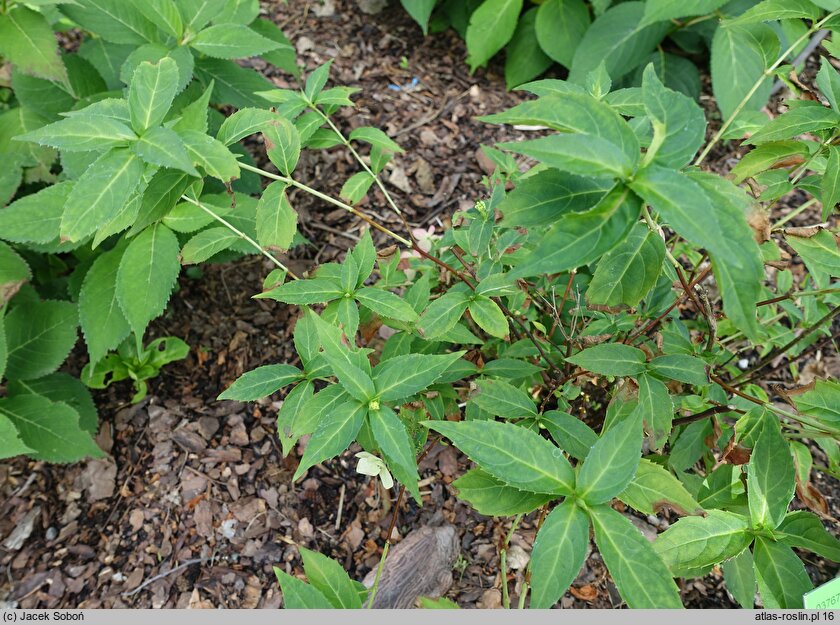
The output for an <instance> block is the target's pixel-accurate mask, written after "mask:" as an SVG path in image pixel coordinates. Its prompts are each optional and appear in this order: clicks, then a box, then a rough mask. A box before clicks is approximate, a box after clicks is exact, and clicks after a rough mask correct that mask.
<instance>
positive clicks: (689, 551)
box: [653, 508, 752, 577]
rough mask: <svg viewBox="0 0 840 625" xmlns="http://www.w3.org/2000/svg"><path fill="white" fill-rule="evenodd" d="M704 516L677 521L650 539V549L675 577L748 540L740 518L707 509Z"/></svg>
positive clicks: (715, 559)
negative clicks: (654, 538)
mask: <svg viewBox="0 0 840 625" xmlns="http://www.w3.org/2000/svg"><path fill="white" fill-rule="evenodd" d="M707 510H708V515H707V516H705V517H701V516H689V517H683V518H681V519H679V520H677V522H676V523H674V524H673V525H672V526H671V527H669V528H668V529H667V530H665V532H663V533H662V534H660V535H659V537H658V538H657V539H656V541H654V543H653V548H654V549H655V550H656V552H657V553H658V554H659V555H660V556H661V557H662V560H663V561H664V562H665V564H666V565H667V566H668V568H669V569H670V570H671V573H672V574H673V575H675V576H680V577H681V576H690V575H692V574H693V572H694V571H696V570H698V569H704V568H707V567H710V566H712V565H715V564H718V563H720V562H723V561H725V560H728V559H729V558H732V557H734V556H736V555H738V554H739V553H741V552H742V551H743V550H744V549H746V548H747V546H748V545H749V544H750V542H752V536H751V535H750V533H749V523H748V522H747V519H745V518H744V517H742V516H740V515H738V514H733V513H731V512H724V511H723V510H715V509H708V508H707Z"/></svg>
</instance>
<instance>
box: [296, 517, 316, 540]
mask: <svg viewBox="0 0 840 625" xmlns="http://www.w3.org/2000/svg"><path fill="white" fill-rule="evenodd" d="M298 532H300V535H301V536H303V537H304V538H312V537H313V536H315V528H314V527H312V523H310V521H309V519H307V518H303V519H301V520H300V521H298Z"/></svg>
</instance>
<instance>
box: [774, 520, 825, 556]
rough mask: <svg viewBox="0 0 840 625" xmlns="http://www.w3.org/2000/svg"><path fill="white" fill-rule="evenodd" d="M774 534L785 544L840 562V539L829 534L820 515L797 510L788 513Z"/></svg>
mask: <svg viewBox="0 0 840 625" xmlns="http://www.w3.org/2000/svg"><path fill="white" fill-rule="evenodd" d="M774 535H775V536H776V539H777V540H778V541H779V542H780V543H782V544H783V545H787V546H788V547H798V548H800V549H807V550H808V551H813V552H814V553H816V554H817V555H820V556H822V557H823V558H826V559H828V560H831V561H832V562H840V541H838V540H837V539H836V538H835V537H834V536H832V535H831V534H829V533H828V531H827V530H826V529H825V527H824V526H823V524H822V521H820V519H819V517H818V516H816V515H815V514H813V513H811V512H806V511H805V510H795V511H793V512H790V513H788V514H787V516H785V518H784V520H783V521H782V522H781V524H779V527H778V528H777V529H776V530H775V531H774Z"/></svg>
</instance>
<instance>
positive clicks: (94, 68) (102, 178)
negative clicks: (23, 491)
mask: <svg viewBox="0 0 840 625" xmlns="http://www.w3.org/2000/svg"><path fill="white" fill-rule="evenodd" d="M258 14H259V4H258V2H257V0H212V1H207V2H204V1H201V2H193V1H189V0H183V1H179V2H177V3H176V2H173V1H172V0H159V1H155V2H146V1H142V2H140V1H137V2H133V1H123V0H78V1H72V2H71V1H67V2H63V1H61V0H56V1H38V2H25V3H24V2H15V1H11V2H9V1H4V2H3V3H2V6H0V57H2V58H3V59H4V60H5V61H6V63H5V69H7V70H9V71H8V73H7V74H6V78H4V79H2V82H0V160H2V162H3V167H2V171H0V206H5V205H7V204H8V206H6V207H5V208H2V209H0V239H1V240H2V241H0V379H3V378H5V379H6V380H7V385H6V396H5V397H4V398H3V399H0V428H2V430H3V434H4V435H3V439H2V440H3V446H2V449H0V454H2V456H3V457H6V456H10V455H16V454H18V453H21V452H26V453H29V454H30V455H31V456H33V457H35V458H39V459H43V460H50V461H54V462H67V461H73V460H77V459H79V458H83V457H85V456H88V455H99V451H98V448H97V447H96V446H95V445H94V443H93V439H92V438H91V435H93V434H95V433H96V431H97V429H98V419H97V414H96V409H95V407H94V404H93V401H92V399H91V396H90V393H89V392H88V390H87V388H86V387H93V388H104V387H105V386H107V385H108V384H110V383H112V382H115V381H119V380H122V379H131V380H133V382H134V384H135V388H136V394H135V397H134V400H135V401H139V400H140V399H141V398H142V397H143V396H144V395H145V393H146V383H145V380H146V379H148V378H151V377H154V376H155V375H157V372H158V371H159V369H160V368H161V367H162V366H164V365H165V364H167V363H168V362H171V361H173V360H178V359H181V358H184V357H185V356H186V354H187V352H188V349H189V348H188V346H187V345H186V344H185V343H184V342H183V341H181V340H180V339H178V338H176V337H165V338H161V339H157V340H155V341H152V342H150V343H148V344H144V340H143V337H144V334H145V331H146V328H147V326H148V324H149V322H150V321H151V320H152V319H154V318H155V317H157V316H158V315H160V314H161V313H162V312H163V311H164V308H165V306H166V303H167V301H168V299H169V296H170V293H171V292H172V290H173V288H174V286H175V282H176V278H177V276H178V274H179V272H180V268H181V263H182V261H183V262H184V263H194V262H199V261H200V260H211V258H210V257H211V256H214V255H215V258H214V259H212V260H215V259H218V260H229V259H230V258H232V257H233V255H234V254H235V253H243V252H249V253H250V252H254V251H255V250H254V249H253V248H251V247H245V248H243V247H242V246H241V245H240V246H239V247H237V246H236V245H221V246H218V249H215V251H209V253H208V250H207V249H206V248H205V249H204V250H202V251H199V252H198V254H197V255H196V254H195V253H194V252H191V251H190V250H191V249H193V248H187V249H186V253H182V246H183V244H184V243H185V238H187V237H188V236H189V233H191V232H193V231H199V230H206V229H208V228H207V226H208V224H209V222H211V221H213V218H212V217H208V218H207V219H206V220H202V219H201V218H199V219H197V220H196V219H193V220H192V222H190V223H189V224H188V225H183V224H182V225H181V226H180V227H179V225H177V224H176V225H174V226H173V225H172V223H171V221H172V220H177V216H178V215H182V214H183V213H184V211H183V210H182V209H183V207H182V206H181V207H180V209H181V210H176V209H178V208H179V204H181V203H182V202H183V200H182V199H181V196H182V195H184V194H185V193H188V192H191V193H193V194H200V193H202V192H203V193H204V194H205V195H206V196H207V197H209V196H210V194H211V193H215V194H217V195H216V196H215V197H216V198H217V201H216V203H221V205H222V206H221V208H220V209H219V212H224V211H225V210H229V207H228V205H229V204H230V201H229V196H228V195H226V194H227V193H228V192H230V193H234V194H245V197H244V199H243V200H242V203H241V205H244V207H246V210H245V211H241V210H240V213H244V214H238V215H236V216H235V217H231V222H232V223H233V224H236V225H238V226H239V227H241V228H244V229H246V230H247V229H248V228H249V224H253V222H254V215H255V212H256V207H255V204H256V202H255V201H254V200H252V199H251V198H250V197H248V196H247V194H249V193H253V192H255V191H259V189H260V186H259V180H258V178H256V176H254V175H251V176H250V177H249V176H247V175H242V174H240V171H239V166H238V161H237V158H242V159H244V162H253V161H251V160H250V158H249V157H248V153H247V152H246V151H245V150H244V149H243V148H242V147H241V146H238V145H237V146H235V148H234V149H235V155H234V153H232V152H230V151H229V150H228V149H227V147H225V144H223V143H222V142H221V141H218V140H217V139H216V138H215V136H210V135H208V132H212V133H213V135H215V133H216V132H217V131H218V130H219V128H220V127H221V125H222V123H223V121H224V116H223V115H222V114H221V113H220V112H219V111H218V110H217V109H216V108H213V107H212V105H216V106H221V105H225V106H235V107H239V108H243V109H246V108H248V107H252V106H258V107H263V108H267V107H268V101H267V100H265V99H263V98H261V97H260V96H258V95H256V94H255V91H260V90H266V89H270V88H271V87H272V83H270V82H269V81H268V80H266V79H265V78H264V77H262V76H261V75H260V74H259V73H257V72H255V71H254V70H251V69H246V68H244V67H242V66H240V65H238V64H237V63H236V62H234V60H233V59H239V58H244V57H251V56H255V55H261V56H262V58H263V59H264V60H266V61H269V62H271V63H273V64H275V65H277V66H278V67H281V68H283V69H285V70H286V71H288V72H290V73H292V74H294V75H297V74H298V68H297V67H296V64H295V63H296V61H295V56H294V52H293V50H292V48H291V45H290V44H289V42H288V40H287V39H286V38H285V37H284V36H283V34H282V32H281V31H280V30H279V29H278V28H277V27H276V26H275V25H274V24H272V23H271V22H269V21H268V20H265V19H263V18H259V17H258ZM71 29H76V31H78V30H80V31H81V33H82V34H83V38H82V41H81V43H80V44H79V45H78V46H77V47H74V49H73V51H72V52H68V51H65V50H62V49H61V47H60V46H59V45H58V41H57V39H56V35H55V32H54V31H56V30H57V31H68V30H71ZM264 115H270V113H269V112H268V111H267V110H266V111H264ZM228 127H229V126H228ZM22 139H23V140H22ZM223 139H225V140H226V141H227V143H228V144H230V143H234V142H235V141H236V139H235V138H234V139H233V140H231V139H230V137H229V136H228V137H224V136H223ZM205 178H206V179H207V180H206V184H205ZM192 197H195V195H193V196H192ZM233 197H236V195H234V196H233ZM226 207H227V208H226ZM173 213H175V214H174V215H173ZM202 214H205V213H202ZM164 218H167V219H168V221H169V223H163V220H164ZM251 230H253V227H251ZM225 231H226V232H230V231H229V230H225ZM235 238H236V240H237V241H239V239H238V237H235ZM4 241H5V242H4ZM228 242H229V243H231V241H228ZM263 242H264V243H265V244H266V245H268V244H273V243H278V242H277V241H263ZM279 243H281V244H283V242H282V241H279ZM285 245H287V246H288V242H286V243H285ZM231 248H233V250H231ZM225 250H227V251H225ZM226 254H227V255H226ZM199 256H201V258H199ZM79 327H80V328H81V331H82V335H83V337H84V341H85V345H86V347H87V351H88V354H89V357H90V363H89V364H88V366H87V367H86V368H85V370H84V372H83V373H82V380H83V382H84V384H83V383H82V382H80V381H79V380H78V379H74V378H72V377H70V376H68V375H66V374H63V373H55V371H56V370H57V369H58V368H59V366H60V365H61V364H62V362H63V361H64V359H65V358H66V357H67V355H68V353H69V352H70V351H71V349H72V348H73V346H74V344H75V343H76V340H77V328H79ZM7 443H8V444H7Z"/></svg>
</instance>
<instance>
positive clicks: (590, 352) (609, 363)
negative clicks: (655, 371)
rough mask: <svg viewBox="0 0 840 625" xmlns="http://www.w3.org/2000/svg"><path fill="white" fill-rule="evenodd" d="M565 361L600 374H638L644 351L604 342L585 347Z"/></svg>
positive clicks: (642, 369) (642, 363)
mask: <svg viewBox="0 0 840 625" xmlns="http://www.w3.org/2000/svg"><path fill="white" fill-rule="evenodd" d="M566 362H570V363H572V364H573V365H577V366H578V367H581V368H582V369H586V370H587V371H592V372H593V373H600V374H601V375H614V376H623V375H638V374H639V373H642V372H643V371H644V370H645V353H644V352H643V351H642V350H640V349H637V348H636V347H632V346H630V345H623V344H621V343H606V344H602V345H595V346H593V347H587V348H586V349H584V350H582V351H579V352H578V353H577V354H575V355H574V356H571V357H569V358H566Z"/></svg>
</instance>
